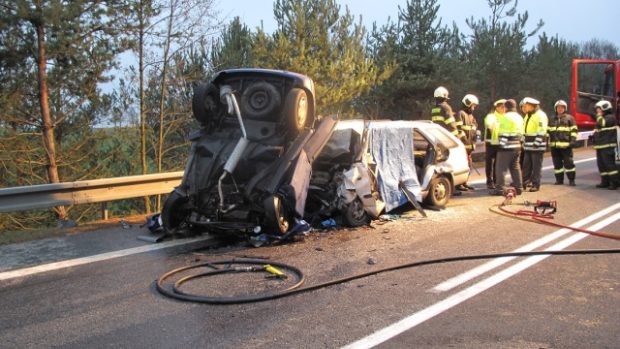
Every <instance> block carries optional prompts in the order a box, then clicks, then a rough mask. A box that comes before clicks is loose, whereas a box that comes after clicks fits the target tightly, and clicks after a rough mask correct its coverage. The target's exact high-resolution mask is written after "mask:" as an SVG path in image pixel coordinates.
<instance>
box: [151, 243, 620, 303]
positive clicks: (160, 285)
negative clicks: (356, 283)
mask: <svg viewBox="0 0 620 349" xmlns="http://www.w3.org/2000/svg"><path fill="white" fill-rule="evenodd" d="M616 253H620V249H588V250H563V251H531V252H505V253H495V254H482V255H471V256H456V257H446V258H439V259H429V260H423V261H419V262H412V263H407V264H401V265H396V266H392V267H388V268H383V269H377V270H374V271H370V272H367V273H362V274H357V275H353V276H348V277H344V278H341V279H336V280H332V281H328V282H324V283H321V284H317V285H313V286H308V287H304V288H299V287H300V286H301V285H302V284H303V282H304V276H303V273H302V272H301V270H299V269H298V268H296V267H294V266H291V265H287V264H284V263H279V262H271V261H265V260H252V259H250V260H227V261H219V262H211V263H202V264H198V265H193V266H186V267H181V268H178V269H174V270H171V271H169V272H167V273H165V274H163V275H162V276H161V277H159V279H157V281H156V289H157V291H159V292H160V293H161V294H163V295H164V296H167V297H170V298H174V299H177V300H182V301H189V302H197V303H207V304H241V303H252V302H263V301H267V300H272V299H276V298H282V297H287V296H291V295H294V294H299V293H304V292H309V291H314V290H317V289H320V288H325V287H329V286H333V285H336V284H341V283H345V282H349V281H353V280H357V279H362V278H365V277H368V276H372V275H377V274H380V273H385V272H389V271H395V270H400V269H406V268H414V267H420V266H425V265H431V264H442V263H452V262H459V261H470V260H481V259H493V258H501V257H528V256H541V255H543V256H545V255H551V256H564V255H599V254H616ZM220 264H222V265H228V266H231V265H232V264H249V265H261V266H264V265H265V264H270V265H272V266H276V267H279V268H281V269H286V270H290V271H292V272H293V274H294V275H295V276H296V279H297V282H296V283H295V284H294V285H292V286H290V287H289V288H287V289H285V290H283V291H279V292H274V293H270V294H266V295H255V296H245V297H209V296H201V295H194V294H189V293H185V292H182V291H181V290H180V289H179V288H180V286H181V284H183V283H184V282H186V281H189V280H193V279H197V278H201V277H207V276H212V275H216V274H222V273H227V272H238V271H237V270H235V269H234V268H224V269H216V270H213V271H209V272H205V273H200V274H195V275H190V276H187V277H184V278H182V279H180V280H179V281H177V282H176V283H175V285H174V287H173V288H172V289H167V288H166V287H165V286H164V281H165V280H166V279H168V278H170V277H171V276H173V275H175V274H178V273H180V272H182V271H186V270H190V269H195V268H200V267H211V268H216V267H214V265H220ZM252 271H256V272H258V271H262V270H260V269H255V270H252Z"/></svg>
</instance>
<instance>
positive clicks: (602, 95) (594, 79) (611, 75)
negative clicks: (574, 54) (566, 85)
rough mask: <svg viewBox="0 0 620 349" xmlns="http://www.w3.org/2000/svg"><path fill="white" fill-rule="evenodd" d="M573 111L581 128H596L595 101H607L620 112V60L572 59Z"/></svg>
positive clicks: (616, 111)
mask: <svg viewBox="0 0 620 349" xmlns="http://www.w3.org/2000/svg"><path fill="white" fill-rule="evenodd" d="M571 75H572V85H571V97H570V110H571V113H572V115H573V116H574V117H575V120H576V121H577V127H579V129H581V130H591V129H594V127H595V125H596V117H595V116H594V104H596V102H598V101H600V100H603V99H605V100H608V101H610V102H611V105H612V106H613V108H614V112H615V113H616V116H618V115H619V113H620V110H619V109H620V108H619V106H618V104H619V103H620V61H615V60H607V59H573V64H572V68H571Z"/></svg>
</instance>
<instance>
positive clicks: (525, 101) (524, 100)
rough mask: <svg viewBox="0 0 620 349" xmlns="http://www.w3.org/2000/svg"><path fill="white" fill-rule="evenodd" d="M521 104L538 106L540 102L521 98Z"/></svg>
mask: <svg viewBox="0 0 620 349" xmlns="http://www.w3.org/2000/svg"><path fill="white" fill-rule="evenodd" d="M521 103H523V104H533V105H539V104H540V102H539V101H538V100H537V99H534V98H532V97H525V98H523V100H522V101H521Z"/></svg>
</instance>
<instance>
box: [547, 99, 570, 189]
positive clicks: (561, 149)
mask: <svg viewBox="0 0 620 349" xmlns="http://www.w3.org/2000/svg"><path fill="white" fill-rule="evenodd" d="M567 108H568V105H567V104H566V102H565V101H563V100H561V99H560V100H559V101H557V102H555V104H554V105H553V109H554V110H555V115H553V117H551V119H549V127H548V128H547V135H548V136H549V147H550V148H551V159H552V160H553V169H554V172H555V184H556V185H561V184H564V174H565V173H566V177H568V185H570V186H573V187H574V186H575V163H574V162H573V147H574V146H575V142H576V141H577V124H576V123H575V118H574V117H573V116H572V115H570V114H568V113H566V109H567Z"/></svg>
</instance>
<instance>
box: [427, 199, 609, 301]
mask: <svg viewBox="0 0 620 349" xmlns="http://www.w3.org/2000/svg"><path fill="white" fill-rule="evenodd" d="M618 208H620V203H617V204H615V205H612V206H610V207H608V208H606V209H604V210H601V211H599V212H597V213H595V214H592V215H590V216H588V217H586V218H584V219H582V220H580V221H577V222H575V223H573V224H571V227H575V228H581V227H582V226H584V225H586V224H589V223H590V222H592V221H594V220H597V219H599V218H601V217H603V216H606V215H608V214H610V213H611V212H613V211H615V210H617V209H618ZM571 231H572V230H570V229H560V230H557V231H555V232H553V233H551V234H549V235H546V236H543V237H542V238H540V239H538V240H536V241H533V242H531V243H529V244H527V245H525V246H523V247H520V248H518V249H516V250H514V251H513V252H527V251H533V250H535V249H536V248H538V247H541V246H543V245H545V244H547V243H549V242H551V241H553V240H555V239H558V238H560V237H562V236H564V235H566V234H568V233H570V232H571ZM515 258H516V257H503V258H498V259H495V260H492V261H490V262H487V263H485V264H482V265H480V266H478V267H476V268H473V269H471V270H469V271H467V272H465V273H463V274H460V275H457V276H455V277H453V278H451V279H448V280H446V281H444V282H442V283H440V284H439V285H437V286H435V287H433V288H432V290H431V291H433V292H445V291H449V290H451V289H453V288H454V287H456V286H458V285H461V284H463V283H465V282H467V281H469V280H471V279H474V278H476V277H478V276H480V275H482V274H484V273H486V272H488V271H490V270H493V269H495V268H497V267H499V266H501V265H503V264H506V263H508V262H510V261H511V260H513V259H515Z"/></svg>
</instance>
